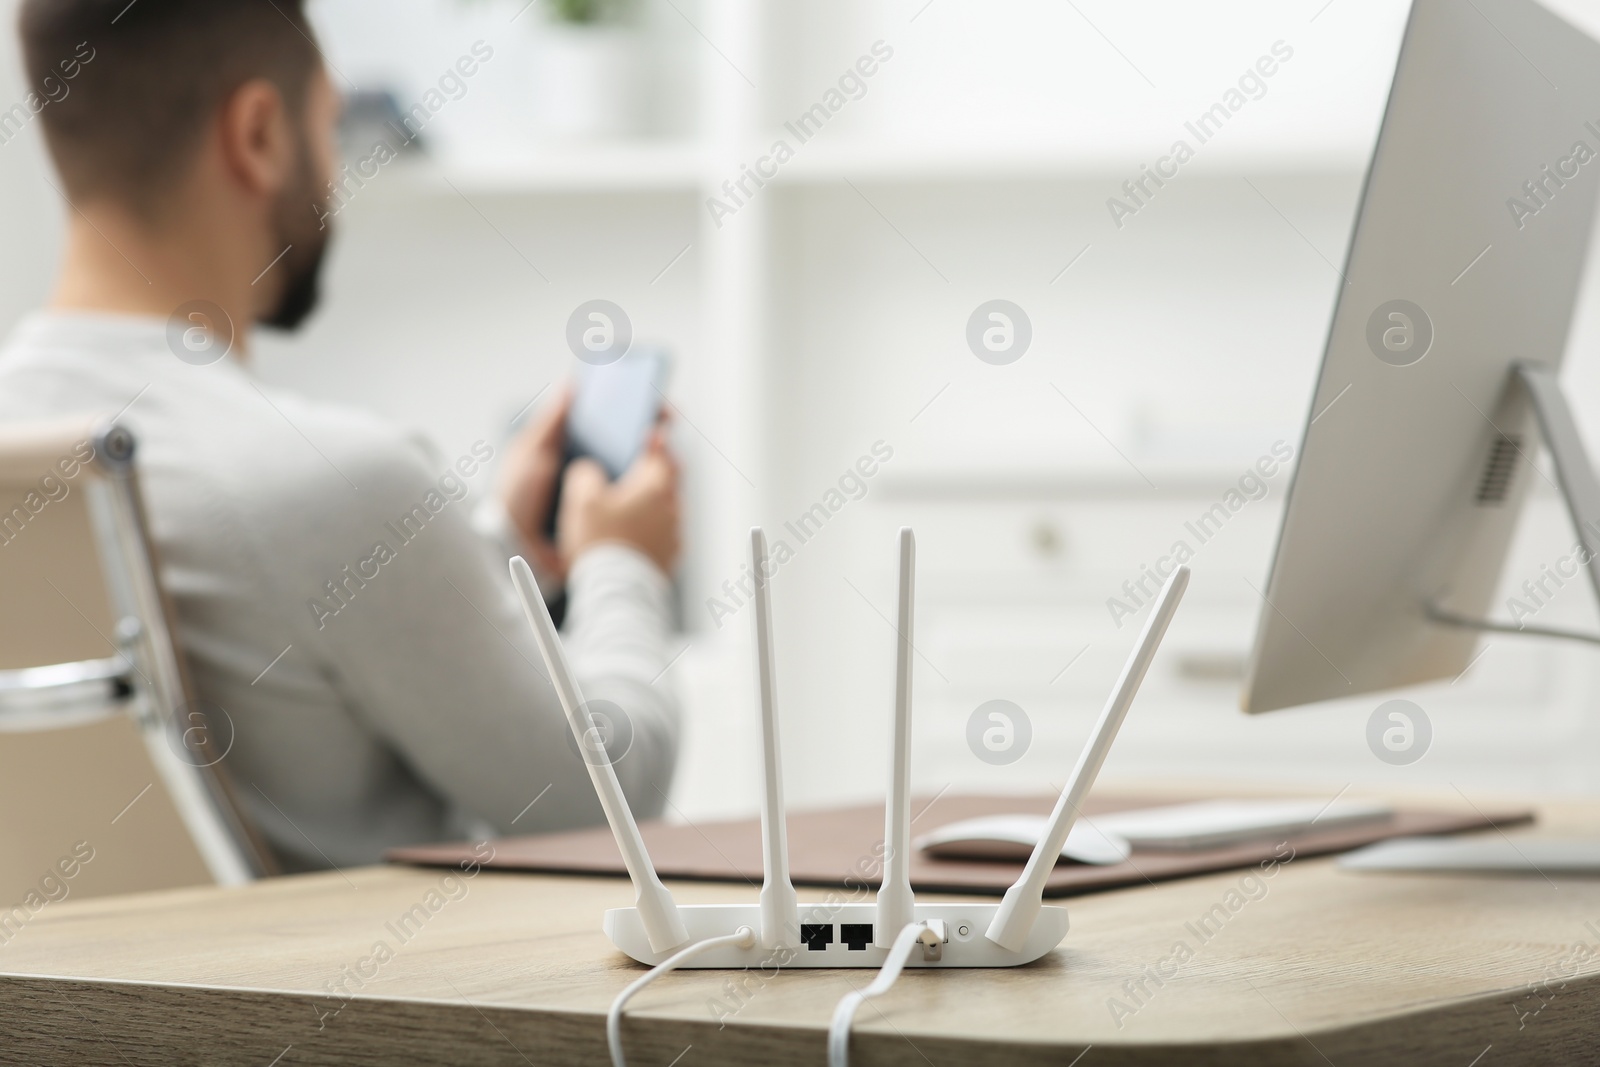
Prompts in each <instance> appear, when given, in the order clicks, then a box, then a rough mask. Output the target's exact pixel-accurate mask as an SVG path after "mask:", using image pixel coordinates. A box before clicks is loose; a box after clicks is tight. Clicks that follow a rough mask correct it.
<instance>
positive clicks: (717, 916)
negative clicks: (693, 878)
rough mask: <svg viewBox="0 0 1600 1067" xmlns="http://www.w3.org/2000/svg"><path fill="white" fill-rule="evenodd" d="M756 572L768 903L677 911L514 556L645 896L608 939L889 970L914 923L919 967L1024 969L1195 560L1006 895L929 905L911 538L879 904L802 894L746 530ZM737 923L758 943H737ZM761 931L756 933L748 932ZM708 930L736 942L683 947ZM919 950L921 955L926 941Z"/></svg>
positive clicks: (787, 964) (765, 610) (559, 691)
mask: <svg viewBox="0 0 1600 1067" xmlns="http://www.w3.org/2000/svg"><path fill="white" fill-rule="evenodd" d="M750 554H751V564H752V569H753V570H754V572H755V596H754V604H753V607H754V611H753V612H752V621H753V629H754V635H755V646H756V681H757V686H756V696H757V703H758V705H759V708H760V716H761V772H762V787H763V792H762V796H761V840H762V874H763V884H762V888H761V897H760V901H759V903H755V904H698V905H690V906H684V907H680V906H679V905H678V904H677V903H676V902H675V901H674V900H673V898H672V893H671V891H669V890H668V889H667V887H666V886H665V885H663V884H662V882H661V879H660V878H659V877H658V876H657V874H656V870H655V866H654V865H653V864H652V863H651V861H650V856H649V853H648V851H647V850H646V849H645V844H644V838H643V837H641V836H640V834H639V827H638V824H637V823H636V822H635V821H634V818H633V812H632V810H631V809H630V808H629V807H628V801H627V798H626V797H625V796H623V794H622V787H621V785H620V784H619V783H618V781H617V776H616V772H615V769H614V768H613V767H612V766H611V762H610V759H609V756H608V754H607V752H606V749H605V745H604V743H603V741H602V740H601V738H602V735H601V733H600V731H599V730H598V729H597V728H596V726H595V723H594V720H593V717H592V716H591V715H590V713H589V709H588V706H587V704H585V702H584V700H583V696H582V694H581V693H580V692H579V689H578V683H577V679H576V678H575V677H574V676H573V673H572V668H571V666H570V665H569V664H568V662H567V658H566V653H565V651H564V650H563V649H562V647H561V640H560V636H559V635H558V634H557V632H556V628H555V623H554V622H553V621H552V620H551V618H550V611H549V609H548V607H546V605H545V602H544V597H543V596H541V595H540V593H539V588H538V585H537V584H536V583H535V581H534V578H533V572H532V571H531V570H530V569H529V567H528V564H527V562H526V561H525V560H523V559H522V558H521V557H517V558H516V559H513V560H512V561H511V578H512V585H513V586H514V587H515V589H516V591H517V594H518V596H519V597H520V598H521V600H522V608H523V611H524V613H525V614H526V615H527V617H528V623H529V625H530V626H532V627H533V632H534V637H535V639H536V640H537V642H538V644H539V651H540V652H541V653H542V654H543V656H544V660H545V664H546V666H548V667H549V668H550V678H551V681H552V682H553V683H554V686H555V690H556V695H557V697H558V698H559V699H560V701H561V707H562V710H563V711H565V713H566V716H567V721H568V723H569V724H570V726H571V728H572V732H573V734H574V736H575V737H576V738H577V740H578V746H579V748H580V749H581V750H582V751H583V753H584V762H585V763H586V764H587V765H588V768H589V776H590V779H591V781H593V783H594V787H595V791H596V793H598V794H599V797H600V803H601V807H602V808H603V809H604V810H605V814H606V821H607V822H608V823H610V825H611V832H612V834H613V835H615V837H616V839H617V846H618V848H619V849H621V851H622V857H623V861H624V864H625V865H626V866H627V869H628V875H629V877H630V878H631V879H632V880H633V885H634V889H635V892H636V894H637V902H636V904H635V906H634V907H632V908H616V909H613V910H611V911H608V912H606V915H605V932H606V936H608V937H610V938H611V941H612V943H613V944H614V945H616V946H617V948H619V949H621V950H622V951H623V952H625V953H626V954H627V955H628V956H630V957H632V958H633V959H635V960H638V961H639V962H640V963H645V964H650V965H652V966H657V965H660V964H663V963H667V962H668V961H669V960H678V961H679V962H676V963H673V964H672V966H682V967H698V968H713V969H734V970H743V969H746V968H758V969H760V970H762V971H773V970H783V969H786V968H787V969H794V968H814V967H869V968H874V969H876V968H881V967H883V966H884V965H885V963H887V962H892V961H890V959H889V957H890V948H891V946H893V945H894V944H895V942H896V939H897V938H898V937H899V936H900V934H901V933H902V931H905V930H906V929H907V928H908V927H911V926H917V927H919V928H920V929H919V931H918V933H917V943H916V945H914V946H912V950H911V951H912V954H911V957H910V959H909V960H907V961H906V966H910V967H1017V966H1020V965H1022V964H1025V963H1032V962H1033V961H1034V960H1037V959H1038V958H1040V957H1041V956H1043V955H1044V954H1045V953H1047V952H1049V951H1050V950H1051V949H1053V948H1055V947H1056V946H1057V945H1058V944H1060V943H1061V939H1062V938H1064V937H1066V935H1067V912H1066V909H1065V908H1059V907H1045V906H1044V889H1045V882H1046V880H1047V879H1048V878H1049V876H1050V871H1051V868H1053V867H1054V866H1055V863H1056V861H1057V859H1059V858H1060V856H1061V848H1062V845H1063V844H1065V842H1066V839H1067V834H1068V832H1070V831H1071V829H1072V824H1073V823H1074V822H1075V821H1076V819H1077V818H1078V815H1079V811H1080V807H1081V805H1082V803H1083V800H1084V798H1085V797H1086V796H1087V795H1088V792H1089V787H1090V786H1091V785H1093V784H1094V780H1095V777H1096V775H1098V774H1099V773H1100V766H1101V764H1102V763H1103V762H1104V761H1105V757H1106V753H1107V752H1109V751H1110V748H1111V742H1112V741H1113V740H1114V739H1115V738H1116V735H1117V731H1118V730H1119V729H1120V728H1121V726H1122V721H1123V719H1124V718H1125V717H1126V716H1127V712H1128V708H1129V706H1130V705H1131V704H1132V703H1133V698H1134V695H1135V694H1136V693H1137V692H1138V689H1139V685H1140V683H1141V682H1142V681H1143V680H1144V676H1145V672H1146V671H1147V670H1148V669H1149V666H1150V661H1151V660H1152V659H1153V658H1154V656H1155V652H1156V648H1157V647H1158V646H1159V645H1160V643H1161V638H1162V636H1163V635H1164V634H1165V633H1166V630H1167V625H1168V624H1169V623H1170V622H1171V621H1172V616H1173V614H1174V612H1176V610H1177V606H1178V601H1179V600H1180V599H1181V598H1182V596H1183V591H1184V589H1185V588H1186V587H1187V585H1188V581H1189V570H1188V568H1187V567H1178V568H1177V569H1176V570H1175V571H1174V572H1173V573H1172V576H1171V577H1170V578H1169V579H1168V581H1167V584H1166V587H1165V588H1164V589H1163V590H1162V591H1161V596H1160V597H1159V599H1158V600H1157V602H1156V604H1155V607H1154V608H1152V609H1151V612H1150V617H1149V619H1148V620H1147V621H1146V623H1145V627H1144V631H1143V633H1142V634H1140V637H1139V642H1138V644H1137V646H1136V647H1135V649H1134V652H1133V655H1132V656H1131V657H1130V658H1129V659H1128V662H1127V665H1126V666H1125V667H1123V670H1122V676H1121V678H1120V679H1118V681H1117V686H1116V688H1115V689H1114V690H1113V691H1112V694H1111V697H1110V699H1109V700H1108V701H1107V703H1106V706H1105V709H1104V710H1103V711H1102V712H1101V713H1100V720H1099V722H1098V723H1097V724H1096V725H1095V728H1094V733H1093V734H1092V735H1091V736H1090V739H1089V743H1088V745H1086V746H1085V747H1084V750H1083V752H1082V754H1081V755H1080V756H1079V757H1078V763H1077V766H1075V767H1074V768H1073V771H1072V775H1071V777H1070V778H1069V779H1068V782H1067V787H1066V788H1065V789H1064V790H1062V792H1061V796H1060V798H1059V799H1058V800H1057V801H1056V806H1055V810H1054V811H1053V812H1051V814H1050V819H1049V822H1048V824H1047V826H1046V829H1045V832H1044V834H1043V835H1041V837H1040V839H1039V843H1038V846H1037V847H1036V848H1035V849H1034V850H1033V853H1032V855H1031V856H1029V858H1028V863H1027V866H1026V867H1024V868H1023V872H1022V875H1021V876H1020V877H1019V878H1018V879H1017V881H1016V883H1015V884H1014V885H1012V887H1011V888H1010V889H1008V890H1007V891H1006V894H1005V897H1004V898H1003V899H1001V900H1000V901H998V902H995V901H987V902H973V903H958V904H920V903H918V902H917V900H916V896H915V894H914V893H913V891H912V888H911V878H910V863H909V860H910V856H911V813H910V807H911V803H910V800H911V784H910V778H911V771H910V763H911V703H912V702H911V679H912V656H913V654H914V653H915V651H916V649H915V645H914V644H913V642H912V632H913V622H914V615H915V612H914V610H913V607H914V605H913V596H912V588H913V585H914V581H915V573H916V541H915V539H914V537H913V536H912V533H911V530H910V529H909V528H903V529H901V531H900V568H899V570H900V574H899V577H900V583H899V584H900V589H899V610H898V613H897V618H896V625H895V627H894V629H895V699H894V709H893V715H892V718H891V728H892V729H891V734H890V753H889V783H890V784H889V795H888V802H887V803H886V805H885V809H884V831H883V851H882V856H883V879H882V885H881V887H880V888H879V890H878V893H877V895H876V899H875V900H873V901H872V902H866V901H861V902H852V903H820V904H801V903H799V902H798V899H797V897H796V894H795V890H794V885H793V883H792V881H791V879H790V877H789V854H788V838H787V835H786V832H785V825H784V805H783V775H782V762H781V760H780V758H779V751H778V708H777V681H776V660H777V657H776V654H775V652H774V646H775V642H774V639H773V634H772V604H771V594H770V592H769V589H768V586H769V584H770V581H771V577H772V572H773V568H771V567H770V566H769V561H768V557H767V540H766V536H765V535H764V534H763V533H762V531H761V530H760V529H759V528H757V529H754V530H752V531H750ZM741 931H742V932H743V933H744V934H745V935H746V937H745V939H746V940H748V942H749V947H748V948H745V947H740V946H739V945H737V944H733V943H731V942H732V941H733V940H735V938H733V937H730V935H738V934H740V933H741ZM750 934H754V935H755V936H754V937H750V936H749V935H750ZM712 939H723V940H727V941H729V942H730V943H727V944H718V945H707V946H704V947H703V949H697V950H696V951H687V952H686V951H685V950H686V949H689V948H690V947H691V946H700V945H701V944H702V943H703V942H706V941H710V940H712ZM919 948H920V951H918V949H919Z"/></svg>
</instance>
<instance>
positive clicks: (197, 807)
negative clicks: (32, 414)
mask: <svg viewBox="0 0 1600 1067" xmlns="http://www.w3.org/2000/svg"><path fill="white" fill-rule="evenodd" d="M133 453H134V440H133V437H132V435H131V433H129V432H128V431H127V430H126V429H125V428H122V427H116V426H110V425H101V426H96V425H95V424H94V423H93V422H92V421H90V420H87V419H86V420H83V421H78V422H68V423H58V424H52V425H39V426H27V427H20V426H10V427H0V943H3V942H4V941H5V940H7V939H8V930H10V929H11V927H12V926H14V925H15V924H16V923H17V922H19V921H21V920H20V919H19V918H18V916H27V915H31V914H32V912H31V911H30V910H29V909H28V908H27V907H26V906H23V907H22V910H21V911H18V909H17V907H16V905H23V904H24V902H25V901H30V900H31V901H48V900H50V899H52V897H51V895H50V892H49V891H47V890H52V887H59V886H64V887H65V889H64V890H62V889H59V888H55V889H53V891H55V892H57V893H61V892H70V893H71V894H72V895H74V896H90V895H98V894H103V893H114V892H127V891H131V890H136V889H157V888H170V887H174V886H182V885H195V884H202V883H207V882H212V883H217V884H224V885H227V884H237V883H240V882H244V881H247V880H249V879H250V878H252V877H255V876H257V875H261V874H267V873H273V872H274V870H275V867H274V865H273V861H272V859H271V855H270V852H269V851H268V850H267V849H266V848H265V847H264V846H263V845H262V843H261V841H260V839H259V838H258V837H257V836H256V834H255V833H254V831H253V830H252V828H251V827H250V826H249V824H248V823H247V822H246V821H245V819H244V818H243V817H242V815H241V814H240V812H239V809H238V806H237V804H236V803H235V801H234V797H233V793H232V790H231V787H230V784H229V782H228V779H227V776H226V770H225V767H224V766H223V765H222V763H221V760H222V757H223V756H225V754H226V753H225V752H221V751H217V746H216V745H214V744H213V743H212V738H213V733H212V731H213V730H214V729H216V728H217V727H218V724H216V723H213V722H211V721H210V719H209V718H208V717H207V715H206V711H205V707H204V705H202V704H200V703H198V702H197V701H196V700H195V695H194V692H193V688H192V686H191V685H190V682H189V678H188V671H187V668H186V666H185V664H184V661H183V657H182V655H181V652H180V650H179V648H178V647H177V644H176V638H175V634H176V630H175V626H174V617H173V614H172V610H171V605H170V603H169V602H168V601H167V599H166V598H165V597H164V596H163V594H162V590H161V587H160V584H159V582H158V580H157V574H158V569H157V561H156V559H155V556H154V550H153V546H152V545H151V544H150V540H149V536H148V529H147V526H146V523H145V519H144V510H143V503H142V501H141V499H140V496H139V487H138V478H137V473H136V471H135V468H134V464H133ZM85 854H87V855H88V858H87V859H86V858H85ZM69 869H70V870H71V872H72V874H71V877H70V878H68V877H67V875H66V872H67V871H68V870H69ZM8 909H9V910H8ZM8 922H9V923H10V924H11V925H9V926H8Z"/></svg>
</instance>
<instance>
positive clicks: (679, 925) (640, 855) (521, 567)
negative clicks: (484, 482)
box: [511, 556, 689, 952]
mask: <svg viewBox="0 0 1600 1067" xmlns="http://www.w3.org/2000/svg"><path fill="white" fill-rule="evenodd" d="M511 584H512V585H513V586H514V587H515V588H516V590H517V596H518V597H520V598H521V600H522V611H523V614H525V615H526V616H527V617H528V625H529V626H532V627H533V637H534V640H535V641H537V642H538V644H539V651H540V653H542V654H543V656H544V663H545V666H546V667H548V668H549V669H550V681H551V682H552V683H553V684H554V685H555V687H556V696H557V697H559V698H560V700H561V708H562V710H563V711H565V712H566V713H567V722H568V723H569V724H570V725H571V726H572V733H573V736H574V737H576V738H577V740H578V750H579V752H580V753H582V755H583V762H584V763H585V764H587V765H588V767H589V778H590V780H592V781H593V782H594V791H595V792H596V793H598V794H599V795H600V806H601V807H602V808H604V809H605V813H606V822H608V823H610V824H611V833H612V835H613V836H614V837H616V839H617V848H619V849H620V850H621V851H622V862H623V864H624V865H625V866H626V867H627V868H628V876H629V877H630V878H632V879H633V888H634V890H635V892H636V894H637V899H636V900H635V906H636V907H637V909H638V912H639V919H640V921H641V922H642V923H643V924H644V930H645V936H646V937H648V938H649V939H650V947H651V948H652V949H654V950H655V951H656V952H666V951H668V950H669V949H674V948H677V947H678V946H679V945H681V944H683V943H684V942H685V941H687V940H689V931H688V930H686V929H685V928H684V925H683V917H682V916H681V915H679V914H678V905H677V903H676V902H675V901H674V900H673V899H672V894H671V893H670V892H668V891H667V887H666V886H664V885H662V884H661V879H660V878H659V877H658V876H657V875H656V868H655V864H653V863H651V862H650V853H649V852H647V851H645V847H644V838H643V837H641V836H640V835H639V824H638V823H636V822H634V821H633V811H632V809H630V808H629V807H628V798H627V797H625V796H623V795H622V786H621V784H620V783H619V782H618V781H617V772H616V769H615V768H613V767H612V766H611V760H610V759H609V758H608V757H607V756H606V755H605V749H604V748H603V747H602V748H601V752H600V755H599V756H598V758H597V757H595V756H594V755H592V754H591V748H590V744H589V740H590V738H592V737H598V736H599V731H598V729H597V728H596V727H595V724H594V719H593V718H592V717H591V716H590V715H589V709H588V707H587V706H586V705H585V704H584V702H583V694H582V693H580V692H579V691H578V680H577V679H576V678H575V677H573V674H572V667H571V665H570V664H568V663H567V656H566V653H565V652H563V651H562V649H561V638H560V636H559V635H557V633H556V624H555V622H554V620H552V619H551V618H550V608H549V607H548V606H546V604H545V602H544V597H543V596H542V595H541V594H540V592H539V585H538V583H537V582H535V581H534V580H533V571H531V570H530V569H529V568H528V561H527V560H525V559H523V558H522V557H521V556H516V557H513V558H512V560H511Z"/></svg>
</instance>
